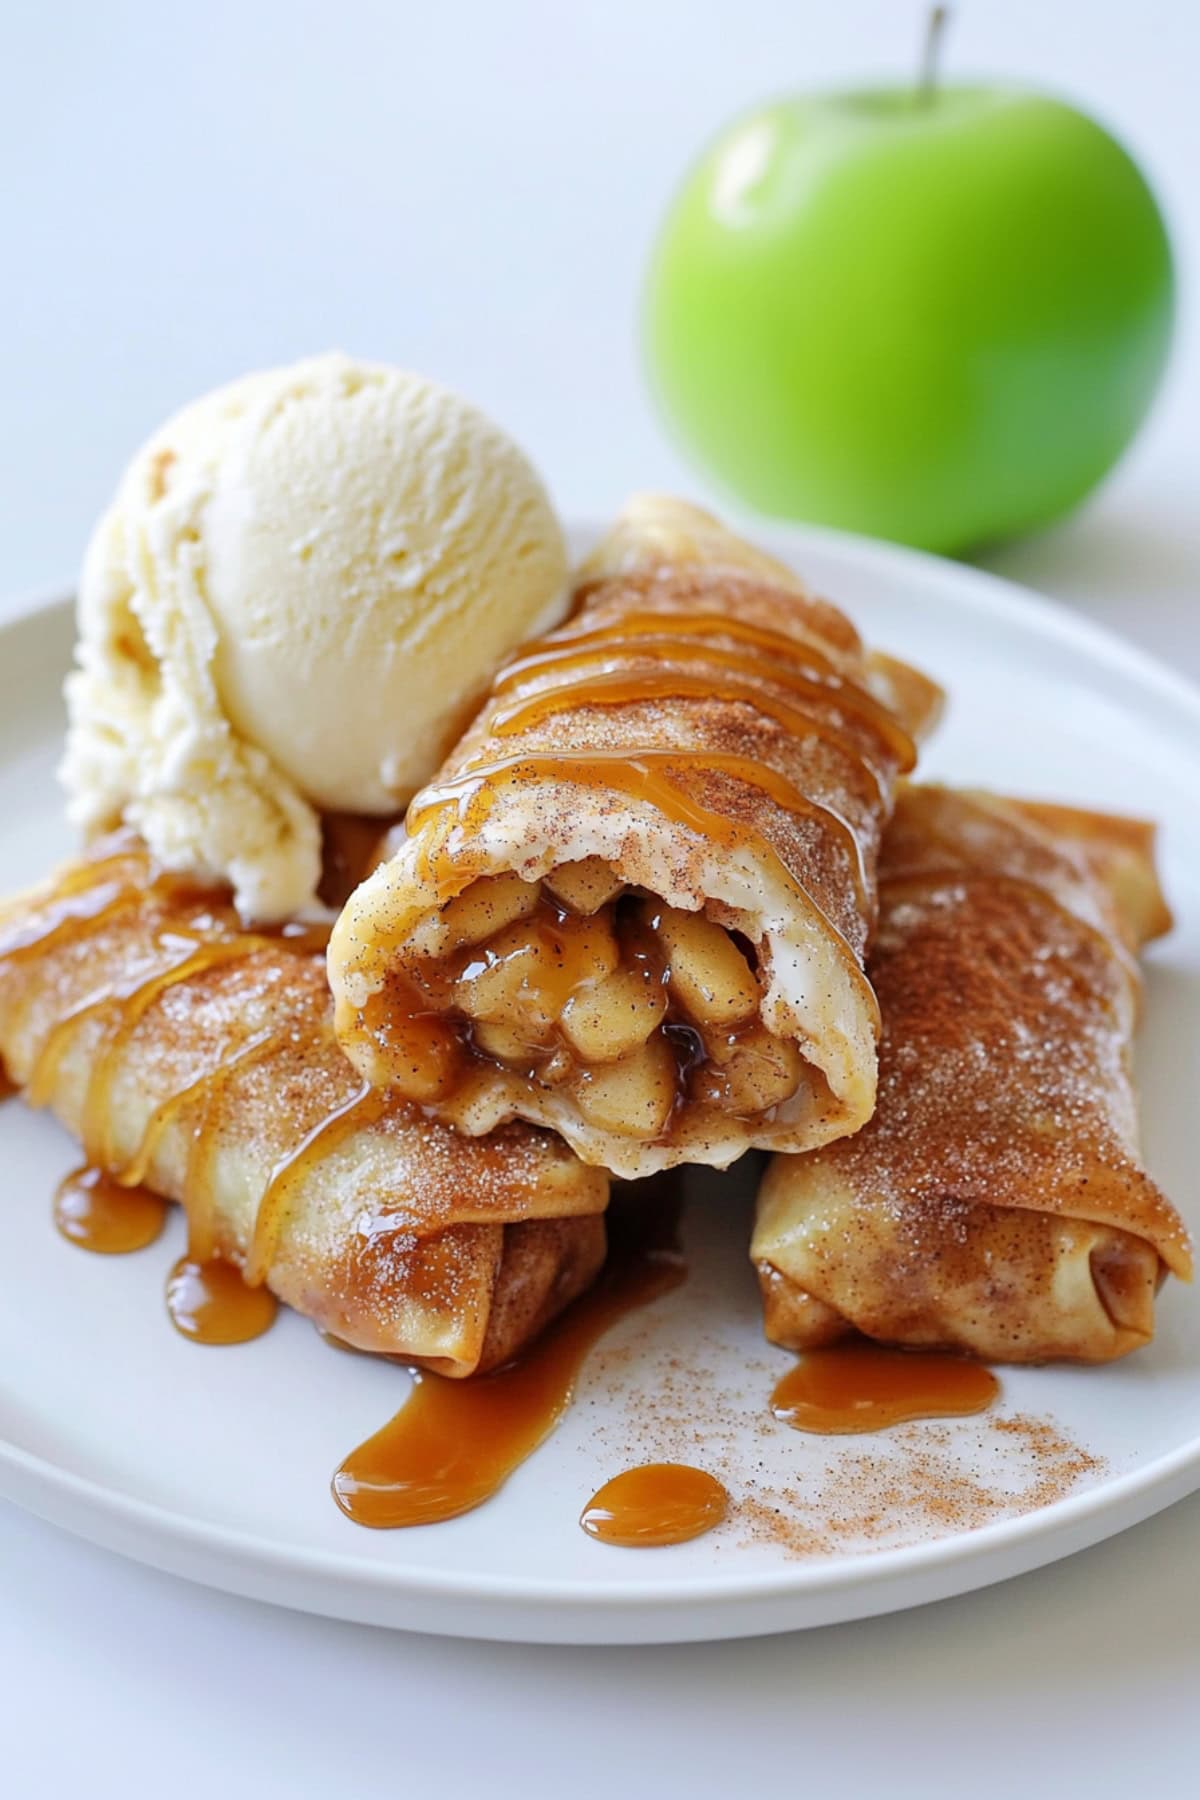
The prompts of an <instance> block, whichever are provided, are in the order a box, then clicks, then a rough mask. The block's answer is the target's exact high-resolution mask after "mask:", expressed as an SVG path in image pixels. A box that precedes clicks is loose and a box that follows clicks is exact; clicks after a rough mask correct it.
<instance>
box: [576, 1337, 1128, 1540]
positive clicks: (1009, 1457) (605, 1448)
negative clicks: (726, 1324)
mask: <svg viewBox="0 0 1200 1800" xmlns="http://www.w3.org/2000/svg"><path fill="white" fill-rule="evenodd" d="M653 1330H654V1326H653V1321H652V1320H651V1319H650V1318H649V1316H648V1318H647V1323H646V1326H645V1328H644V1332H640V1333H638V1334H636V1335H635V1336H634V1337H633V1338H632V1339H631V1340H627V1341H625V1342H623V1343H622V1344H620V1345H619V1346H614V1347H613V1348H612V1349H611V1350H602V1351H600V1352H599V1353H598V1355H597V1356H596V1358H595V1360H594V1364H593V1368H592V1371H591V1373H592V1377H593V1379H592V1380H590V1381H589V1388H590V1392H588V1393H586V1394H585V1395H584V1396H582V1397H581V1398H582V1405H583V1406H584V1407H585V1408H587V1409H588V1410H589V1411H594V1413H595V1414H596V1415H597V1417H596V1418H595V1420H594V1422H593V1421H591V1420H589V1431H588V1438H589V1449H590V1450H591V1452H592V1454H593V1455H594V1454H595V1451H596V1449H597V1448H598V1449H599V1451H600V1454H601V1457H602V1459H603V1465H604V1468H605V1470H606V1472H607V1473H608V1474H616V1473H617V1472H618V1471H619V1470H620V1469H622V1468H626V1467H632V1466H634V1465H636V1464H639V1463H643V1462H686V1463H691V1464H694V1465H696V1466H697V1467H700V1468H703V1469H705V1470H707V1471H708V1473H709V1474H711V1475H714V1476H716V1478H717V1479H718V1480H719V1481H721V1482H722V1483H723V1484H724V1485H725V1487H726V1488H728V1490H729V1493H730V1496H731V1505H730V1510H729V1516H728V1519H727V1520H726V1523H725V1524H724V1526H722V1527H721V1529H720V1530H719V1531H718V1532H716V1533H715V1534H713V1536H712V1537H711V1538H710V1539H709V1540H707V1541H708V1543H709V1544H710V1545H711V1547H712V1549H713V1550H714V1551H717V1552H719V1551H721V1550H722V1549H724V1550H726V1551H728V1550H732V1549H735V1548H736V1549H749V1548H755V1549H759V1550H765V1551H766V1552H768V1553H771V1552H774V1553H775V1554H779V1553H782V1555H783V1556H784V1557H786V1558H788V1559H794V1558H805V1559H808V1558H821V1557H829V1556H837V1555H847V1554H856V1553H857V1554H862V1553H868V1552H871V1551H875V1550H885V1549H895V1548H899V1547H902V1546H904V1545H910V1544H916V1543H922V1542H929V1541H931V1540H934V1539H936V1538H941V1537H947V1536H956V1535H958V1534H959V1533H960V1532H964V1531H973V1530H977V1529H978V1528H979V1527H980V1526H983V1525H990V1524H994V1523H996V1522H998V1521H999V1520H1002V1519H1011V1518H1017V1517H1020V1516H1021V1515H1022V1514H1025V1513H1030V1512H1034V1511H1036V1510H1037V1509H1038V1508H1040V1507H1043V1506H1049V1505H1051V1504H1052V1503H1053V1502H1054V1501H1056V1500H1061V1499H1063V1498H1065V1496H1066V1495H1068V1494H1069V1493H1072V1492H1073V1491H1074V1490H1075V1489H1077V1488H1078V1487H1081V1486H1084V1485H1087V1484H1089V1483H1090V1482H1092V1481H1094V1480H1096V1479H1097V1478H1098V1477H1099V1476H1101V1475H1102V1474H1103V1473H1104V1470H1105V1464H1104V1462H1103V1460H1102V1459H1101V1458H1100V1457H1098V1456H1095V1455H1093V1454H1092V1453H1091V1452H1090V1451H1088V1450H1086V1449H1084V1448H1083V1447H1082V1446H1081V1445H1079V1444H1077V1443H1075V1442H1074V1441H1073V1440H1072V1439H1071V1438H1070V1437H1069V1436H1068V1435H1067V1433H1066V1432H1065V1431H1064V1430H1063V1429H1062V1427H1061V1426H1060V1425H1058V1424H1057V1423H1056V1422H1055V1421H1054V1420H1053V1419H1051V1418H1048V1417H1038V1416H1032V1415H1028V1414H1001V1413H994V1414H992V1413H989V1414H982V1415H975V1416H974V1417H972V1418H970V1419H963V1420H954V1421H951V1422H935V1421H921V1422H919V1423H915V1424H911V1425H905V1426H900V1427H897V1428H894V1429H892V1430H890V1431H885V1432H878V1433H875V1434H872V1435H869V1436H859V1437H854V1438H842V1439H837V1440H834V1439H831V1438H819V1437H806V1436H805V1435H804V1434H800V1433H796V1432H793V1431H790V1430H789V1429H788V1428H787V1426H785V1425H781V1424H779V1423H777V1422H776V1421H775V1420H774V1419H773V1418H772V1416H771V1414H770V1412H769V1410H768V1405H767V1402H768V1398H769V1395H770V1392H771V1388H772V1385H773V1382H774V1380H775V1378H776V1377H777V1375H778V1374H779V1371H780V1363H779V1360H778V1359H777V1358H770V1359H768V1357H766V1356H760V1357H751V1358H750V1359H744V1358H743V1359H741V1360H740V1362H739V1366H738V1367H737V1369H736V1370H735V1371H733V1372H731V1371H730V1369H729V1366H728V1365H729V1359H728V1348H727V1346H722V1345H721V1344H719V1343H718V1341H717V1340H716V1339H715V1338H714V1339H713V1340H711V1341H710V1342H708V1343H706V1342H705V1341H704V1340H703V1339H701V1340H699V1341H698V1342H697V1343H696V1345H695V1348H694V1349H689V1350H687V1351H683V1352H676V1353H675V1354H672V1355H668V1356H665V1357H664V1356H662V1355H661V1354H658V1355H656V1354H655V1353H654V1351H653V1349H651V1348H650V1347H649V1346H648V1344H647V1342H646V1338H647V1337H648V1336H650V1335H651V1334H652V1333H653ZM639 1365H640V1368H639ZM650 1369H652V1371H653V1380H651V1379H650V1378H649V1376H648V1370H650ZM614 1402H615V1405H614ZM610 1409H611V1411H610ZM605 1412H609V1418H608V1420H607V1421H606V1420H605V1419H604V1417H603V1414H604V1413H605ZM614 1415H615V1416H614Z"/></svg>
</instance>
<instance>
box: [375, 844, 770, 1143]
mask: <svg viewBox="0 0 1200 1800" xmlns="http://www.w3.org/2000/svg"><path fill="white" fill-rule="evenodd" d="M760 999H761V989H760V983H759V979H758V973H757V969H756V961H755V956H754V952H753V949H752V948H751V947H750V945H749V944H747V943H746V942H745V940H743V939H741V938H739V937H737V936H735V935H734V934H732V933H730V932H729V931H727V930H726V929H725V927H724V926H722V925H719V924H717V923H716V922H715V921H714V920H712V919H710V918H708V917H707V916H706V915H705V914H704V913H699V912H683V911H680V910H679V909H677V908H675V907H671V906H667V905H665V904H664V903H663V902H662V901H661V900H660V899H657V898H656V897H655V896H653V895H651V894H649V893H647V892H645V891H644V890H642V889H637V888H629V887H627V886H626V885H625V884H624V882H622V881H621V879H620V877H619V876H617V875H615V874H614V873H613V871H612V869H611V868H610V867H609V865H608V864H607V863H606V862H604V861H602V860H601V859H600V858H598V857H590V858H588V859H586V860H585V861H583V862H577V863H569V864H564V865H563V866H561V867H559V868H557V869H555V870H554V871H553V873H552V874H551V875H549V876H547V878H546V880H545V881H544V882H540V883H539V882H529V881H524V880H522V879H521V877H520V876H518V875H515V874H506V875H495V876H488V877H486V878H484V879H481V880H479V881H476V882H474V883H473V884H472V885H471V886H470V887H469V888H467V889H466V891H465V892H464V893H462V894H461V895H460V896H459V897H458V898H457V899H456V900H453V901H451V902H450V903H449V905H447V906H446V907H445V908H443V910H442V911H441V912H439V913H436V914H432V915H430V916H429V917H428V918H427V919H425V920H424V921H423V922H422V923H421V925H420V926H418V928H417V929H416V930H415V931H414V932H413V933H412V934H411V935H410V936H409V938H408V939H407V940H406V941H405V942H404V943H402V944H401V945H400V946H399V948H398V950H397V952H396V956H395V959H394V961H393V963H392V968H391V971H390V973H389V976H388V979H387V982H386V984H385V986H384V987H383V989H382V990H381V991H380V992H379V993H377V994H376V995H374V996H373V998H372V1000H371V1001H370V1002H369V1003H368V1007H367V1015H366V1019H365V1021H364V1023H365V1025H366V1028H367V1030H368V1032H369V1033H370V1035H371V1037H372V1038H373V1040H374V1042H375V1044H376V1046H377V1048H378V1050H379V1052H380V1053H381V1054H382V1056H383V1058H384V1060H385V1063H386V1066H387V1070H388V1074H389V1077H390V1080H391V1082H392V1084H393V1085H394V1086H395V1087H396V1088H397V1089H398V1090H399V1091H400V1092H401V1093H403V1094H404V1095H405V1096H406V1097H407V1098H409V1099H411V1100H413V1101H416V1102H418V1103H420V1104H424V1105H427V1106H434V1107H436V1108H437V1110H438V1111H439V1113H441V1114H442V1115H443V1116H445V1117H448V1118H451V1119H455V1118H456V1116H462V1115H465V1114H466V1112H467V1111H468V1109H469V1102H470V1097H471V1094H472V1091H473V1090H476V1091H477V1088H478V1083H479V1081H480V1079H481V1078H483V1079H484V1080H491V1079H494V1071H495V1070H496V1069H497V1068H499V1069H503V1070H509V1071H512V1072H513V1073H515V1074H517V1075H519V1076H520V1077H521V1078H522V1080H524V1081H528V1082H531V1083H534V1084H537V1085H540V1086H543V1087H547V1088H559V1089H563V1090H565V1092H566V1094H567V1095H568V1096H569V1097H570V1099H571V1100H572V1101H573V1102H574V1104H575V1106H576V1107H577V1108H578V1111H579V1113H580V1115H581V1117H582V1118H583V1119H584V1120H585V1121H586V1122H587V1123H588V1124H590V1125H593V1126H595V1127H596V1128H598V1129H599V1130H602V1131H605V1132H612V1133H615V1134H617V1135H619V1136H622V1137H630V1138H637V1139H641V1140H644V1141H653V1140H655V1139H658V1138H661V1137H663V1136H665V1135H667V1134H668V1133H669V1132H671V1131H672V1129H673V1127H674V1125H675V1124H676V1123H677V1121H678V1115H679V1114H680V1112H681V1110H682V1109H687V1108H695V1109H700V1108H703V1109H716V1110H717V1111H718V1112H722V1113H727V1114H729V1113H732V1114H736V1115H738V1116H739V1117H743V1118H758V1117H762V1116H763V1115H766V1116H768V1117H770V1116H771V1114H772V1110H773V1109H774V1108H776V1107H778V1106H780V1105H782V1104H783V1103H784V1102H785V1101H787V1100H789V1099H790V1098H791V1097H792V1095H793V1094H795V1092H796V1090H797V1088H798V1087H799V1085H800V1082H801V1079H802V1077H803V1074H804V1061H803V1058H802V1057H801V1055H800V1052H799V1051H798V1050H797V1048H796V1046H795V1045H794V1044H793V1043H791V1042H789V1041H787V1040H785V1039H783V1038H779V1037H776V1036H775V1035H774V1034H773V1033H772V1032H770V1031H768V1030H767V1029H766V1027H765V1026H764V1025H763V1024H762V1022H761V1020H760V1018H759V1002H760Z"/></svg>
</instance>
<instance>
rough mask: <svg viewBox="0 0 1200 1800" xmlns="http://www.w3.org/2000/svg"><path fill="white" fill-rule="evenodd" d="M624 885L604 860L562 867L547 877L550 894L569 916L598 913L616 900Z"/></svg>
mask: <svg viewBox="0 0 1200 1800" xmlns="http://www.w3.org/2000/svg"><path fill="white" fill-rule="evenodd" d="M624 885H625V884H624V883H623V881H622V880H621V877H620V876H619V875H614V874H613V871H612V868H611V867H610V865H609V864H608V863H606V862H605V860H604V858H603V857H602V856H585V857H584V858H583V859H582V861H580V862H573V863H561V864H560V865H559V867H558V868H557V869H554V870H553V871H552V872H551V873H550V874H549V875H547V877H546V887H547V889H548V891H549V892H550V893H551V894H552V895H553V896H554V898H555V899H556V900H557V901H558V903H559V905H560V906H565V907H566V908H567V911H568V912H573V913H583V914H589V913H595V912H599V911H600V908H601V907H602V906H607V904H608V902H609V901H610V900H615V899H616V897H617V895H618V894H619V893H620V892H621V889H622V887H623V886H624Z"/></svg>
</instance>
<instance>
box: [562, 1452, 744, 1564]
mask: <svg viewBox="0 0 1200 1800" xmlns="http://www.w3.org/2000/svg"><path fill="white" fill-rule="evenodd" d="M728 1509H729V1495H728V1493H727V1492H726V1490H725V1489H724V1488H723V1487H722V1485H721V1483H720V1482H719V1481H718V1480H717V1478H716V1476H715V1475H709V1474H707V1473H706V1471H705V1470H704V1469H693V1468H690V1467H689V1466H688V1465H687V1464H686V1463H645V1464H643V1465H642V1467H641V1468H638V1469H626V1470H625V1471H624V1472H623V1473H622V1474H620V1475H615V1476H614V1477H613V1479H612V1480H611V1481H606V1482H605V1484H604V1486H603V1487H602V1488H601V1489H600V1491H599V1493H597V1494H593V1496H592V1498H591V1499H590V1500H589V1501H588V1503H587V1505H586V1506H585V1507H584V1509H583V1511H582V1513H581V1514H580V1515H579V1523H580V1524H581V1525H582V1526H583V1529H584V1530H585V1531H586V1532H587V1534H588V1536H589V1537H594V1538H598V1539H599V1540H600V1542H601V1543H602V1544H623V1545H625V1546H626V1547H627V1548H629V1549H631V1550H639V1549H647V1550H649V1549H654V1548H656V1547H658V1546H661V1545H664V1544H685V1543H687V1541H688V1539H689V1538H696V1537H703V1535H704V1533H705V1532H706V1531H712V1530H713V1529H714V1527H715V1526H717V1525H719V1524H720V1523H721V1521H722V1519H724V1517H725V1514H726V1512H727V1511H728Z"/></svg>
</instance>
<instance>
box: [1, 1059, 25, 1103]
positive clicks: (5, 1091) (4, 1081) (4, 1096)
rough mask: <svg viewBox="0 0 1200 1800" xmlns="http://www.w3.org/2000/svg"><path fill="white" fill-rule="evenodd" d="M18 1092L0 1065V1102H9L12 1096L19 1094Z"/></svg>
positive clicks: (15, 1084)
mask: <svg viewBox="0 0 1200 1800" xmlns="http://www.w3.org/2000/svg"><path fill="white" fill-rule="evenodd" d="M20 1091H21V1090H20V1088H19V1087H18V1086H17V1083H16V1082H15V1081H14V1080H13V1078H12V1076H11V1075H10V1074H9V1072H8V1070H7V1069H6V1068H5V1067H4V1064H3V1063H0V1101H4V1100H11V1099H12V1097H13V1095H14V1094H19V1093H20Z"/></svg>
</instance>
